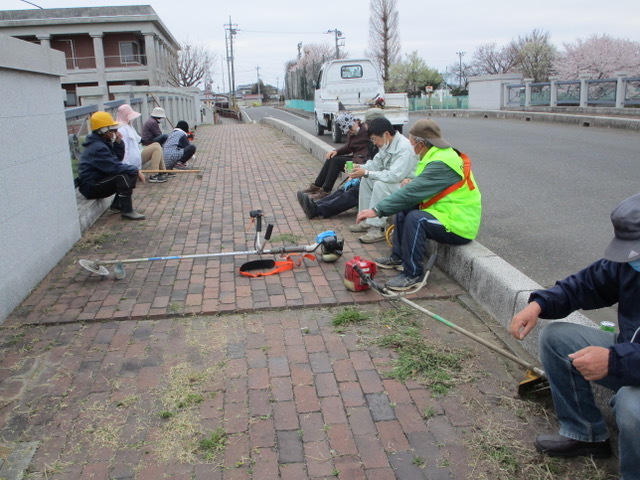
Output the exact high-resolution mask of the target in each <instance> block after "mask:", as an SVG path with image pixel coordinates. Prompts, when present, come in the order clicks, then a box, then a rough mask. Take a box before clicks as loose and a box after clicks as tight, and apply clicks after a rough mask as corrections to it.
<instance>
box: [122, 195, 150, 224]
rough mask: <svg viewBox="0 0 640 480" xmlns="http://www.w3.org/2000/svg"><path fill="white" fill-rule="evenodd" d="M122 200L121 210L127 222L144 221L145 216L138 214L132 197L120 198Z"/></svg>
mask: <svg viewBox="0 0 640 480" xmlns="http://www.w3.org/2000/svg"><path fill="white" fill-rule="evenodd" d="M119 199H120V209H121V210H122V215H121V216H122V218H124V219H127V220H144V218H145V217H144V215H142V214H141V213H138V212H136V211H135V210H134V209H133V204H132V202H131V197H130V196H126V197H124V196H119Z"/></svg>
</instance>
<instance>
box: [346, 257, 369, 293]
mask: <svg viewBox="0 0 640 480" xmlns="http://www.w3.org/2000/svg"><path fill="white" fill-rule="evenodd" d="M356 265H357V266H358V267H360V269H361V270H362V271H363V272H364V273H366V274H368V275H369V276H370V277H371V278H373V276H374V275H375V274H376V271H377V265H376V264H375V262H372V261H370V260H364V259H363V258H360V257H357V256H356V257H353V260H349V261H348V262H347V263H346V264H345V266H344V279H343V281H344V285H345V287H347V288H348V289H349V290H351V291H352V292H361V291H363V290H369V288H370V286H369V285H368V284H367V283H364V282H363V281H362V278H360V275H358V272H356V270H355V268H354V267H355V266H356Z"/></svg>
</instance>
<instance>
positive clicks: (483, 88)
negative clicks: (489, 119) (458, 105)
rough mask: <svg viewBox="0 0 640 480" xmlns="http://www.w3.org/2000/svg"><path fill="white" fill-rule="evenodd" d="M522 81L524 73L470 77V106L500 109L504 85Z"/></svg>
mask: <svg viewBox="0 0 640 480" xmlns="http://www.w3.org/2000/svg"><path fill="white" fill-rule="evenodd" d="M519 82H522V75H519V74H517V75H485V76H480V77H470V78H469V108H470V109H485V110H500V109H501V108H502V105H503V104H504V102H503V96H504V85H506V84H513V83H519Z"/></svg>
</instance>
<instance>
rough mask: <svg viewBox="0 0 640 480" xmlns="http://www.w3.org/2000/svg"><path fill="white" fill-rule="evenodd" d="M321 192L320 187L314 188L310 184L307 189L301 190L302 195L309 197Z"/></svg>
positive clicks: (314, 186)
mask: <svg viewBox="0 0 640 480" xmlns="http://www.w3.org/2000/svg"><path fill="white" fill-rule="evenodd" d="M321 191H322V187H316V185H315V184H314V183H312V184H311V185H309V187H308V188H305V189H304V190H302V193H306V194H307V195H311V194H314V193H320V192H321Z"/></svg>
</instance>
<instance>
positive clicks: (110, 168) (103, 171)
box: [78, 133, 138, 193]
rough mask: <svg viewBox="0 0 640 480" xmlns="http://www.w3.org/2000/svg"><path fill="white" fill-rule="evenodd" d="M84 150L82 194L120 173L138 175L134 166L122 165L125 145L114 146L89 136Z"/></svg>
mask: <svg viewBox="0 0 640 480" xmlns="http://www.w3.org/2000/svg"><path fill="white" fill-rule="evenodd" d="M82 145H83V146H84V150H83V151H82V156H81V157H80V164H79V166H78V188H79V190H80V193H83V191H85V189H90V188H91V187H92V186H93V184H94V183H96V182H97V181H98V180H101V179H103V178H109V177H112V176H114V175H117V174H118V173H127V174H129V175H137V174H138V169H137V168H136V167H134V166H133V165H129V164H126V163H122V159H123V158H124V143H122V142H120V143H115V144H112V143H111V142H108V141H107V140H105V139H104V138H102V137H101V136H100V135H96V134H95V133H91V134H89V135H87V139H86V141H85V142H84V143H83V144H82Z"/></svg>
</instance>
